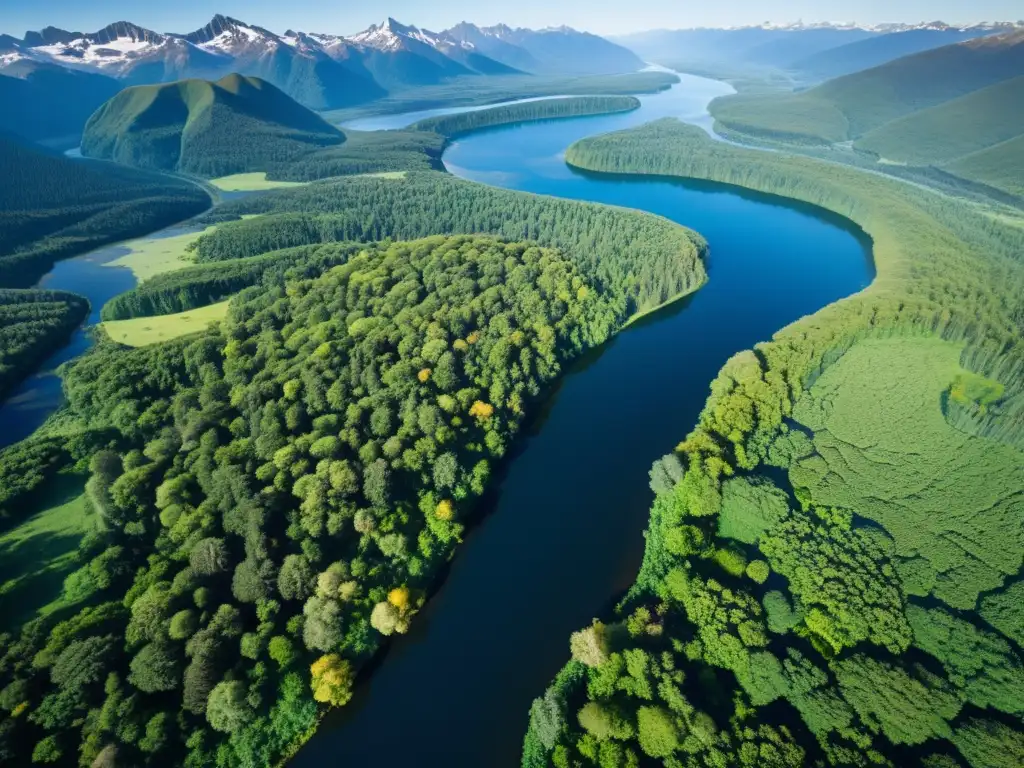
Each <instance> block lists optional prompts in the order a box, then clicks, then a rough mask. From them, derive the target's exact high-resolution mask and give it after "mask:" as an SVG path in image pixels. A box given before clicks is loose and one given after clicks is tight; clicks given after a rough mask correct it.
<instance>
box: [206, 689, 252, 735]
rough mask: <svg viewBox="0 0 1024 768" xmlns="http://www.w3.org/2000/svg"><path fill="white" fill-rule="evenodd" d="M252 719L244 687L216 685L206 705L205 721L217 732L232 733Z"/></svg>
mask: <svg viewBox="0 0 1024 768" xmlns="http://www.w3.org/2000/svg"><path fill="white" fill-rule="evenodd" d="M252 717H253V711H252V707H251V705H250V704H249V702H248V701H247V700H246V690H245V685H244V684H243V683H241V682H238V681H237V680H236V681H233V682H227V681H225V682H221V683H217V685H216V686H215V687H214V689H213V690H212V691H211V692H210V698H209V700H208V701H207V704H206V719H207V720H208V721H209V723H210V725H211V726H213V727H214V728H216V729H217V730H218V731H223V732H225V733H234V732H235V731H238V730H240V729H241V728H242V727H243V726H245V725H246V724H247V723H248V722H249V721H250V720H251V719H252Z"/></svg>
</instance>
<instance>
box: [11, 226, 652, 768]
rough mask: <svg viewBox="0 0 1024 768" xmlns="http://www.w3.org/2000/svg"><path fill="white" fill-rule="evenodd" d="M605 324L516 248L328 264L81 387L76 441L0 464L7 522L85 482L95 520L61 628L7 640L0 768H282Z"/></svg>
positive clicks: (334, 257)
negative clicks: (1, 766) (53, 486)
mask: <svg viewBox="0 0 1024 768" xmlns="http://www.w3.org/2000/svg"><path fill="white" fill-rule="evenodd" d="M630 215H633V214H630ZM307 275H308V276H307ZM622 303H623V302H622V301H621V300H620V299H619V297H617V296H616V295H615V294H614V293H612V292H609V293H607V294H606V293H603V292H602V291H601V290H599V289H598V287H597V286H596V285H595V284H593V283H591V282H590V281H589V280H588V279H587V278H586V277H585V275H584V272H583V269H582V268H581V266H580V265H579V264H576V263H574V262H573V261H572V260H570V259H568V258H566V257H565V256H564V255H563V254H561V253H560V252H558V251H557V250H552V249H549V248H542V247H538V246H536V245H533V244H529V243H507V242H501V241H497V240H494V239H492V238H487V237H473V236H458V237H450V238H445V237H435V238H431V239H427V240H420V241H415V242H410V243H398V244H393V245H389V244H381V245H366V246H358V245H345V244H333V245H325V246H320V247H318V248H317V249H316V251H315V253H314V254H313V255H312V259H311V261H310V262H309V263H307V265H306V269H305V271H296V272H293V273H291V275H290V277H289V279H288V280H284V281H274V282H273V283H268V284H267V285H265V286H264V287H262V288H260V289H254V290H250V291H248V292H246V293H244V294H242V295H241V296H240V297H238V298H236V299H235V301H234V302H233V303H232V307H231V310H230V313H229V317H228V319H227V321H226V322H225V323H223V324H222V326H221V327H220V328H219V329H218V330H216V331H209V332H206V333H205V334H201V335H199V336H198V337H193V338H192V339H189V340H182V341H178V342H170V343H167V344H161V345H155V346H153V347H149V348H144V349H140V350H132V351H126V350H124V349H123V348H118V347H115V346H109V347H104V348H102V349H99V350H97V351H96V352H94V353H93V354H91V355H89V356H87V357H86V358H85V359H83V360H82V361H80V362H78V363H77V364H75V365H74V366H73V367H72V368H71V370H70V371H69V372H68V376H67V393H68V409H67V411H66V413H65V414H64V418H63V419H62V424H61V426H60V429H61V430H62V433H63V434H67V435H75V437H74V439H64V440H62V441H58V442H57V443H48V442H46V438H45V437H44V436H37V437H36V438H34V439H33V440H32V441H29V442H28V443H25V444H22V445H20V446H16V447H15V448H12V449H10V450H8V451H6V452H4V453H3V454H0V477H17V476H19V475H16V474H15V473H16V472H17V468H18V467H21V466H25V464H26V462H28V463H29V466H32V467H33V473H31V474H26V475H25V476H24V479H19V481H18V482H16V483H11V484H10V485H7V484H4V485H3V486H2V487H4V488H5V489H7V490H6V496H5V497H4V498H2V499H0V505H2V508H3V509H5V510H10V511H11V512H13V513H14V514H17V513H18V511H21V514H25V511H24V510H27V509H28V507H27V506H26V504H25V499H27V498H29V497H31V495H32V494H33V493H35V492H36V490H37V488H38V487H39V483H40V482H42V481H43V478H46V477H52V475H53V472H55V471H57V470H59V469H61V468H62V467H68V468H69V469H71V470H75V469H76V468H77V470H78V471H81V470H82V469H84V468H86V467H87V468H88V470H87V471H88V473H89V480H88V483H87V484H86V496H87V498H88V501H89V503H90V504H91V506H92V507H93V508H94V509H95V511H96V513H97V515H98V516H99V519H100V521H101V525H100V528H99V530H98V531H97V532H96V533H95V534H93V535H92V536H89V537H86V539H84V540H83V543H82V545H81V549H80V557H81V559H80V563H81V567H80V568H79V570H77V571H75V572H74V573H72V574H71V575H70V576H68V578H67V579H66V581H65V586H64V592H65V594H64V598H63V599H64V600H65V601H67V602H72V603H73V602H77V603H78V605H79V608H78V612H77V614H75V615H73V616H69V617H64V620H58V619H56V618H54V619H50V620H47V619H40V620H36V621H33V622H30V623H29V624H28V625H26V627H25V628H24V630H23V631H22V632H21V633H20V635H18V636H13V635H8V636H6V637H5V642H4V652H3V656H2V657H0V689H2V691H3V694H2V706H3V707H4V708H5V709H6V710H8V711H17V712H18V713H19V715H21V716H19V717H8V718H6V719H5V720H4V726H3V728H0V755H2V757H3V760H4V762H5V764H10V765H21V764H29V762H30V761H36V762H38V761H40V760H43V761H56V760H60V759H62V757H63V758H67V759H69V760H70V761H73V760H75V759H76V756H79V755H80V756H81V759H82V760H84V761H85V762H86V763H87V764H92V763H93V762H94V761H97V760H98V761H100V764H103V763H104V761H107V760H109V759H111V756H112V755H115V754H116V756H117V760H118V762H122V761H124V762H125V763H126V764H136V765H138V764H153V765H157V764H159V765H186V766H200V765H203V766H209V765H238V764H241V763H257V764H260V765H269V764H273V763H274V762H276V760H277V759H278V758H279V757H280V756H281V755H282V753H284V752H285V751H286V750H287V749H288V748H290V747H291V746H292V745H294V743H295V742H296V741H297V740H299V739H301V738H302V737H303V735H304V734H306V733H307V732H308V731H309V730H310V729H311V728H312V727H313V726H314V725H315V723H316V721H317V713H318V703H323V704H333V705H335V706H338V705H342V704H344V703H345V702H346V701H348V699H349V698H350V696H351V688H352V684H353V681H354V678H355V675H356V672H357V670H358V669H359V667H360V666H361V665H363V664H364V663H365V662H366V661H367V660H368V659H369V658H370V656H371V655H372V654H373V652H374V650H375V649H376V648H377V647H378V646H379V645H380V644H381V642H382V640H383V638H385V637H386V636H388V635H391V634H393V633H396V632H397V633H402V632H405V631H407V629H408V627H409V623H410V620H411V619H412V617H413V616H414V614H415V613H416V611H417V610H418V609H419V607H420V606H421V605H422V604H423V602H424V600H425V597H426V594H427V591H428V590H429V589H430V587H431V585H432V584H433V580H434V579H435V578H436V577H437V574H438V572H439V570H440V569H441V568H442V567H443V565H444V564H445V563H446V562H447V560H448V558H449V557H450V555H451V554H452V552H453V550H454V548H455V546H456V545H457V544H458V542H459V540H460V537H461V533H462V531H463V528H464V525H465V520H466V518H467V516H468V515H469V513H470V512H471V511H472V508H473V504H474V500H475V499H476V498H477V497H479V496H480V494H481V493H482V492H483V491H484V489H485V488H486V487H487V484H488V479H489V477H490V475H491V473H492V471H493V468H494V467H495V466H497V464H498V462H499V461H500V460H501V458H502V456H504V455H505V453H506V452H507V450H508V448H509V446H510V445H511V442H512V440H513V439H514V436H515V434H516V432H517V430H518V427H519V425H520V424H521V422H522V420H523V418H524V417H525V415H526V414H528V413H529V412H530V410H531V409H532V405H533V403H534V402H535V401H536V399H537V398H538V397H539V396H540V395H541V394H542V393H543V392H544V391H545V389H546V388H547V386H548V385H549V384H550V382H551V381H552V380H553V379H554V378H555V377H556V376H558V374H559V372H560V370H561V369H562V367H563V366H564V364H565V363H566V362H567V361H568V360H570V359H572V358H574V357H575V356H577V355H578V354H579V353H580V352H581V351H583V350H585V349H588V348H592V347H594V346H595V345H597V344H599V343H601V342H602V341H604V340H605V339H606V338H607V337H608V336H609V334H610V333H612V332H613V331H614V330H615V329H616V328H617V327H618V324H619V320H618V313H617V307H618V306H621V304H622ZM82 430H84V431H82ZM75 462H77V464H76V463H75ZM71 465H74V466H71Z"/></svg>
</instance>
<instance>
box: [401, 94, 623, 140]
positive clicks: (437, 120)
mask: <svg viewBox="0 0 1024 768" xmlns="http://www.w3.org/2000/svg"><path fill="white" fill-rule="evenodd" d="M639 106H640V100H639V99H637V98H636V97H635V96H574V97H568V98H564V99H541V100H538V101H531V102H525V103H520V104H509V105H506V106H499V107H493V108H491V109H481V110H476V111H472V112H463V113H461V114H455V115H442V116H440V117H431V118H428V119H427V120H421V121H420V122H418V123H416V124H415V125H412V126H410V130H415V131H431V132H433V133H438V134H441V135H442V136H445V137H447V138H449V139H454V138H456V137H457V136H461V135H463V134H466V133H469V132H471V131H476V130H480V129H481V128H493V127H496V126H499V125H509V124H512V123H521V122H526V121H530V120H555V119H559V118H567V117H585V116H587V115H606V114H613V113H616V112H630V111H632V110H634V109H637V108H638V107H639Z"/></svg>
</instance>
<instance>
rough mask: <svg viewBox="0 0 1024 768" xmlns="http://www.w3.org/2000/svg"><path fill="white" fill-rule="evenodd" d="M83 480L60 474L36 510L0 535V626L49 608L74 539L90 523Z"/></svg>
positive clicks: (71, 561) (72, 558)
mask: <svg viewBox="0 0 1024 768" xmlns="http://www.w3.org/2000/svg"><path fill="white" fill-rule="evenodd" d="M83 484H84V480H82V479H80V478H70V477H58V478H56V479H55V480H54V481H52V485H53V490H52V491H51V492H50V493H49V494H48V495H47V496H45V497H44V498H43V499H42V501H41V503H40V505H39V506H40V511H39V512H36V513H35V514H34V515H32V516H31V517H29V518H28V519H27V520H25V521H24V522H22V523H21V524H20V525H18V526H16V527H15V528H13V529H11V530H9V531H7V532H5V533H4V534H2V535H0V585H2V586H0V630H10V629H13V628H15V627H17V626H20V625H21V624H22V623H23V622H25V621H27V620H29V619H31V618H32V617H33V616H37V615H45V614H48V613H52V612H53V611H55V610H58V609H60V608H62V607H65V606H66V605H67V603H65V602H64V601H63V600H62V599H61V591H62V585H63V582H64V578H65V577H66V576H67V575H68V574H69V573H71V571H73V570H74V569H75V567H76V552H77V549H78V543H79V541H81V539H82V537H83V536H84V535H85V534H86V533H88V532H89V531H90V530H91V529H92V526H93V518H92V514H91V512H90V510H89V506H88V504H87V503H86V499H85V495H84V494H83V493H82V487H83Z"/></svg>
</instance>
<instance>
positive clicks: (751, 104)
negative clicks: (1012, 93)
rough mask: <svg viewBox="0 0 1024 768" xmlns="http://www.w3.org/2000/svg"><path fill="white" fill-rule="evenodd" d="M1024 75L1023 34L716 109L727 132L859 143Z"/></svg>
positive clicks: (730, 101)
mask: <svg viewBox="0 0 1024 768" xmlns="http://www.w3.org/2000/svg"><path fill="white" fill-rule="evenodd" d="M1020 75H1024V32H1021V31H1018V32H1014V33H1010V34H1006V35H996V36H993V37H985V38H979V39H976V40H970V41H967V42H964V43H958V44H956V45H947V46H944V47H942V48H937V49H934V50H930V51H925V52H924V53H919V54H916V55H913V56H907V57H904V58H901V59H897V60H896V61H892V62H889V63H888V64H884V65H882V66H880V67H875V68H873V69H869V70H865V71H863V72H857V73H855V74H852V75H847V76H845V77H840V78H836V79H835V80H830V81H828V82H826V83H823V84H822V85H820V86H817V87H816V88H812V89H810V90H808V91H804V92H800V93H793V94H789V95H786V96H783V97H779V96H765V95H757V96H745V95H742V94H740V95H737V96H730V97H727V98H725V99H721V100H719V101H716V102H715V103H714V104H713V105H712V110H711V111H712V114H713V115H714V116H715V119H716V120H717V121H718V122H719V123H720V124H721V125H722V126H724V127H725V128H727V129H731V130H734V131H738V132H740V133H746V134H752V135H755V136H766V137H770V138H777V139H783V140H797V141H803V142H807V143H815V144H829V143H834V142H842V141H848V140H851V139H858V138H860V137H861V136H863V135H865V134H866V133H868V132H869V131H872V130H875V129H878V128H880V127H881V126H883V125H885V124H886V123H889V122H891V121H893V120H898V119H900V118H903V117H905V116H907V115H910V114H912V113H915V112H918V111H920V110H925V109H929V108H930V107H934V106H937V105H939V104H943V103H945V102H948V101H952V100H953V99H957V98H960V97H962V96H965V95H967V94H970V93H973V92H975V91H978V90H981V89H983V88H987V87H988V86H991V85H994V84H997V83H1000V82H1003V81H1006V80H1010V79H1013V78H1015V77H1019V76H1020Z"/></svg>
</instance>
